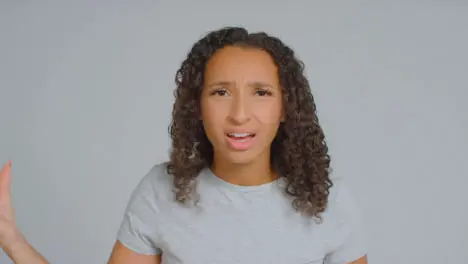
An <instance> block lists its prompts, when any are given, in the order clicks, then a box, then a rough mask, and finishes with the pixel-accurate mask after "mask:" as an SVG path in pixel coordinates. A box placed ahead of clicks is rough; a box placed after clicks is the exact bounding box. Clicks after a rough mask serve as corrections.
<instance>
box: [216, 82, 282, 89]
mask: <svg viewBox="0 0 468 264" xmlns="http://www.w3.org/2000/svg"><path fill="white" fill-rule="evenodd" d="M232 84H233V82H228V81H219V82H213V83H210V84H209V85H208V86H207V87H212V86H229V85H232ZM248 85H249V86H250V87H254V88H261V87H269V88H275V87H274V86H272V85H271V84H268V83H266V82H258V81H257V82H250V83H249V84H248Z"/></svg>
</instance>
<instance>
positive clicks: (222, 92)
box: [210, 89, 228, 96]
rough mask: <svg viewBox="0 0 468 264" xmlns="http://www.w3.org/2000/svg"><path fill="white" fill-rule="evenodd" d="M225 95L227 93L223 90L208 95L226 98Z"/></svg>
mask: <svg viewBox="0 0 468 264" xmlns="http://www.w3.org/2000/svg"><path fill="white" fill-rule="evenodd" d="M227 93H228V92H227V91H226V90H224V89H217V90H215V91H213V92H211V93H210V95H219V96H226V95H227Z"/></svg>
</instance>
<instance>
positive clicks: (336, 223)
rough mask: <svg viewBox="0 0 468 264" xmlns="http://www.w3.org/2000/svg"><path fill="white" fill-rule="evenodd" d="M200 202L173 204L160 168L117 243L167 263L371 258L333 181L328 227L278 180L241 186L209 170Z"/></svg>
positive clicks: (144, 185)
mask: <svg viewBox="0 0 468 264" xmlns="http://www.w3.org/2000/svg"><path fill="white" fill-rule="evenodd" d="M197 192H198V194H199V198H200V199H199V203H198V204H197V205H196V206H192V207H190V206H188V207H187V206H184V205H181V204H179V203H177V202H176V201H175V200H174V194H173V192H172V177H171V176H170V175H168V174H167V173H166V170H165V164H158V165H155V166H154V167H153V168H152V169H151V170H150V171H149V172H148V174H147V175H146V176H145V177H144V178H143V179H142V180H141V182H140V183H139V184H138V186H137V187H136V189H135V190H134V191H133V193H132V195H131V198H130V201H129V203H128V206H127V209H126V212H125V215H124V218H123V222H122V225H121V227H120V229H119V231H118V237H117V238H118V240H119V241H120V242H121V243H122V244H124V245H125V246H126V247H128V248H129V249H131V250H133V251H135V252H137V253H140V254H162V263H163V264H214V263H216V264H231V263H243V264H250V263H251V264H263V263H265V264H275V263H278V264H280V263H281V264H286V263H287V264H319V263H320V264H321V263H326V264H335V263H336V264H338V263H339V264H344V263H348V262H350V261H353V260H356V259H358V258H359V257H361V256H363V255H365V254H366V253H367V252H366V250H367V248H366V243H365V238H364V237H365V236H364V235H363V232H362V230H361V228H360V220H359V213H358V208H357V206H356V204H355V202H354V200H353V197H352V195H351V194H350V191H349V189H348V188H347V187H346V185H345V184H344V183H343V181H342V180H337V179H335V180H334V186H333V187H332V189H331V192H330V196H329V207H328V209H327V211H326V212H325V213H324V214H323V221H322V223H316V222H315V221H314V220H313V219H311V218H309V217H306V216H303V215H301V214H299V213H297V212H296V211H294V209H293V208H292V206H291V201H292V200H291V198H289V197H287V196H286V195H285V194H284V182H283V181H282V180H281V179H280V180H277V181H275V182H272V183H268V184H264V185H260V186H237V185H233V184H230V183H228V182H226V181H223V180H222V179H220V178H219V177H217V176H215V175H214V174H213V172H212V171H211V170H210V169H205V170H203V171H202V172H201V173H200V175H199V176H198V185H197Z"/></svg>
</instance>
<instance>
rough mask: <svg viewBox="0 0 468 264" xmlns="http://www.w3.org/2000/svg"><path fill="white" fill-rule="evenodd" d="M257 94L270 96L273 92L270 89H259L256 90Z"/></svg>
mask: <svg viewBox="0 0 468 264" xmlns="http://www.w3.org/2000/svg"><path fill="white" fill-rule="evenodd" d="M255 94H257V95H259V96H270V95H271V92H270V91H268V90H257V91H255Z"/></svg>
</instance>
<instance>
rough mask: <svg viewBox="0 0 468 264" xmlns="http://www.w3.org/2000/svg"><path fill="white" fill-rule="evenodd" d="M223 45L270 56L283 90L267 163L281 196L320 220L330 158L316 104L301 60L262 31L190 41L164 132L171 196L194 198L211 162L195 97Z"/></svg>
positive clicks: (223, 32)
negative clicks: (281, 114) (280, 183)
mask: <svg viewBox="0 0 468 264" xmlns="http://www.w3.org/2000/svg"><path fill="white" fill-rule="evenodd" d="M226 46H241V47H248V48H258V49H261V50H263V51H266V52H268V53H269V54H270V56H271V57H272V58H273V60H274V62H275V63H276V65H277V68H278V76H279V79H280V86H281V87H282V89H283V105H284V110H285V120H284V122H282V123H281V124H280V127H279V129H278V131H277V135H276V137H275V139H274V140H273V142H272V145H271V153H272V154H271V158H270V159H271V163H272V165H273V167H274V168H275V169H276V170H277V172H278V174H279V175H280V177H283V178H285V180H286V183H287V184H286V188H285V192H286V194H288V195H290V196H291V197H292V198H293V200H292V206H293V208H294V209H296V210H297V211H298V212H301V213H306V214H307V215H309V216H315V217H317V218H319V219H320V218H321V216H320V214H321V213H322V212H323V211H325V209H326V207H327V204H328V195H329V189H330V188H331V187H332V185H333V184H332V181H331V179H330V177H329V174H330V171H331V169H330V156H329V154H328V147H327V145H326V142H325V136H324V133H323V131H322V129H321V127H320V125H319V121H318V117H317V113H316V105H315V102H314V98H313V96H312V94H311V91H310V87H309V82H308V80H307V78H306V77H305V75H304V64H303V62H302V61H301V60H299V59H297V58H296V56H295V53H294V51H293V50H292V49H291V48H289V47H288V46H286V45H285V44H284V43H283V42H282V41H281V40H280V39H278V38H276V37H273V36H270V35H268V34H267V33H265V32H257V33H249V32H248V31H247V30H246V29H244V28H242V27H225V28H222V29H219V30H216V31H212V32H210V33H208V34H207V35H206V36H205V37H203V38H202V39H200V40H199V41H198V42H196V43H195V44H194V45H193V47H192V49H191V50H190V52H189V53H188V55H187V57H186V59H185V60H184V61H183V63H182V65H181V67H180V69H179V70H178V71H177V73H176V77H175V82H176V85H177V89H176V90H175V92H174V96H175V103H174V107H173V111H172V122H171V125H170V127H169V132H170V135H171V138H172V150H171V153H170V161H169V162H168V163H167V172H168V173H169V174H170V175H172V176H173V179H174V181H173V184H174V191H175V197H176V200H177V201H179V202H181V203H184V202H187V201H188V200H191V199H193V198H194V196H196V197H198V194H197V193H196V191H195V189H196V180H195V179H196V177H197V176H198V174H199V173H200V171H201V170H202V169H204V168H206V167H208V166H211V164H212V161H213V146H212V145H211V143H210V141H209V140H208V138H207V137H206V135H205V132H204V129H203V125H202V121H201V120H200V114H201V113H200V96H201V90H202V86H203V76H204V70H205V65H206V64H207V62H208V60H209V59H210V58H211V56H212V55H213V54H214V53H215V52H216V51H218V50H220V49H222V48H223V47H226Z"/></svg>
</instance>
